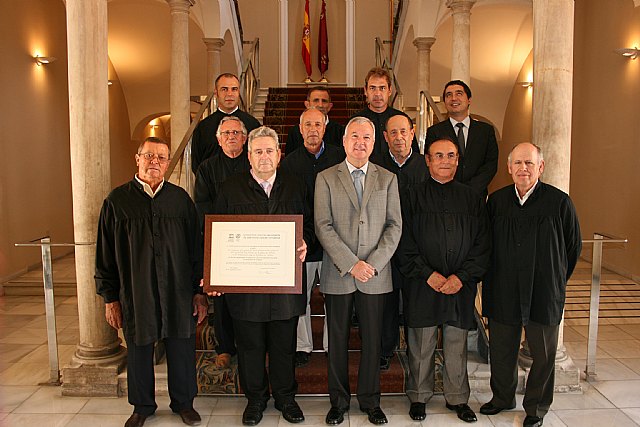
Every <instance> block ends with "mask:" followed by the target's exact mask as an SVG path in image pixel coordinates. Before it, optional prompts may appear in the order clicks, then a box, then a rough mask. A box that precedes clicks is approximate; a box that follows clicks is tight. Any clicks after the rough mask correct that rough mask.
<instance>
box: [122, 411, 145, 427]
mask: <svg viewBox="0 0 640 427" xmlns="http://www.w3.org/2000/svg"><path fill="white" fill-rule="evenodd" d="M146 419H147V416H146V415H142V414H138V413H137V412H134V413H133V414H131V416H130V417H129V419H128V420H127V422H126V423H124V427H142V426H143V425H144V422H145V420H146Z"/></svg>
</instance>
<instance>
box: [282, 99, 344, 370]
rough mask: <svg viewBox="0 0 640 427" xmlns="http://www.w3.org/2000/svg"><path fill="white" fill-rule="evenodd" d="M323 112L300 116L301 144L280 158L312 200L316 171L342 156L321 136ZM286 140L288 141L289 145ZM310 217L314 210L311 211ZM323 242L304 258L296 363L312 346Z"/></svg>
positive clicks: (312, 110) (325, 341) (306, 358)
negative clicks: (304, 290)
mask: <svg viewBox="0 0 640 427" xmlns="http://www.w3.org/2000/svg"><path fill="white" fill-rule="evenodd" d="M325 123H326V115H325V114H324V112H323V111H322V110H321V109H320V108H316V107H310V108H309V109H308V110H306V111H305V112H303V113H302V115H301V116H300V126H299V132H300V133H301V135H302V137H303V144H304V145H303V147H302V148H301V149H299V150H295V151H294V152H293V153H291V154H289V155H288V156H286V157H285V158H284V160H282V163H281V165H280V171H281V172H286V173H288V174H289V175H294V176H297V177H300V178H302V179H303V180H304V183H305V184H306V187H307V194H308V195H309V200H313V196H314V192H315V186H316V176H317V175H318V173H319V172H321V171H323V170H325V169H327V168H329V167H331V166H333V165H337V164H338V163H340V162H341V161H343V160H344V158H345V154H344V149H342V148H338V147H336V146H334V145H332V144H327V143H326V142H325V139H324V135H325V129H326V127H325ZM288 144H289V143H287V146H288ZM312 218H313V214H312ZM322 253H323V252H322V246H321V245H320V243H319V242H317V244H316V245H315V246H314V247H310V248H309V250H308V252H307V258H306V260H305V263H304V264H305V269H306V272H307V310H306V313H305V314H304V315H301V316H300V319H299V320H298V332H297V335H298V340H297V344H296V366H304V365H306V364H307V363H308V362H309V355H310V353H311V351H312V350H313V334H312V331H311V309H310V307H309V302H310V300H311V294H312V292H313V287H314V285H315V284H316V283H317V282H316V275H317V277H318V278H319V277H320V273H321V272H322ZM326 325H327V324H326V321H325V327H324V334H323V340H322V345H323V347H324V351H325V352H327V350H328V348H329V345H328V340H329V337H328V336H327V333H326V329H327V328H326Z"/></svg>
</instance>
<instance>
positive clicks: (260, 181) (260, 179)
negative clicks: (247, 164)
mask: <svg viewBox="0 0 640 427" xmlns="http://www.w3.org/2000/svg"><path fill="white" fill-rule="evenodd" d="M251 176H252V177H253V179H255V180H256V182H257V183H258V184H259V185H260V186H262V183H263V182H268V183H269V184H271V187H272V188H273V183H274V182H276V174H275V173H274V174H273V175H271V178H268V179H262V178H258V176H257V175H256V174H255V173H253V169H251Z"/></svg>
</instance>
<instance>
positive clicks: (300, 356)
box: [295, 351, 309, 368]
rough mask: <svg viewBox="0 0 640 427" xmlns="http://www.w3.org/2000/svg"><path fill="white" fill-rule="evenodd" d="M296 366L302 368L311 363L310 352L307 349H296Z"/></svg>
mask: <svg viewBox="0 0 640 427" xmlns="http://www.w3.org/2000/svg"><path fill="white" fill-rule="evenodd" d="M295 360H296V368H300V367H302V366H304V365H306V364H307V363H309V353H307V352H306V351H296V356H295Z"/></svg>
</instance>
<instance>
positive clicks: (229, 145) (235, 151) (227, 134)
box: [218, 120, 247, 158]
mask: <svg viewBox="0 0 640 427" xmlns="http://www.w3.org/2000/svg"><path fill="white" fill-rule="evenodd" d="M218 132H219V133H220V136H218V143H219V144H220V147H222V151H223V152H224V154H226V155H227V156H229V157H231V158H235V157H238V155H239V154H240V153H241V152H242V146H243V145H244V142H245V141H246V140H247V135H245V134H244V133H243V132H242V125H241V124H240V122H238V121H237V120H227V121H226V122H224V123H222V124H221V125H220V127H219V128H218Z"/></svg>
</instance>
